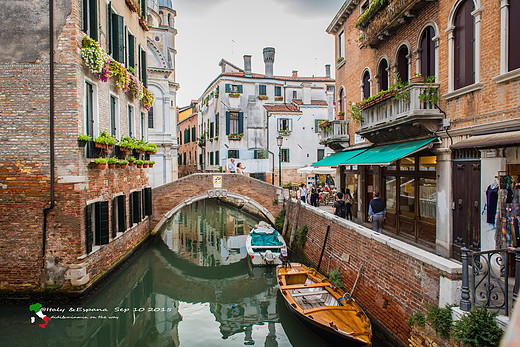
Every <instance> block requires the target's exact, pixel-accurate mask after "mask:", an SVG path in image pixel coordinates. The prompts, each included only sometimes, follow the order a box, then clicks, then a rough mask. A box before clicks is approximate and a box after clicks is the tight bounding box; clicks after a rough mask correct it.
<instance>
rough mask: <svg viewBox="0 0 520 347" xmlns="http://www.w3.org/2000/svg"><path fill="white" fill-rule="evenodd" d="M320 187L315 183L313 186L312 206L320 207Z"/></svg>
mask: <svg viewBox="0 0 520 347" xmlns="http://www.w3.org/2000/svg"><path fill="white" fill-rule="evenodd" d="M318 197H319V194H318V189H317V188H316V186H315V185H314V184H313V185H312V187H311V206H314V207H318Z"/></svg>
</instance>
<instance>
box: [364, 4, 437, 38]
mask: <svg viewBox="0 0 520 347" xmlns="http://www.w3.org/2000/svg"><path fill="white" fill-rule="evenodd" d="M433 1H435V0H385V1H382V2H378V3H374V6H370V8H368V9H367V10H366V11H365V12H364V13H363V14H362V15H361V16H360V17H359V18H358V20H357V21H356V27H357V28H358V29H360V30H361V31H362V32H363V34H362V36H361V37H360V41H361V46H364V47H367V46H369V47H371V48H377V47H378V46H379V44H380V43H382V42H384V41H387V40H388V39H389V38H390V37H392V36H393V35H394V33H395V32H396V31H397V30H398V29H399V27H401V26H402V25H404V24H406V23H408V22H410V21H411V20H412V19H413V18H414V17H415V16H416V15H417V13H418V12H419V11H420V10H421V9H422V8H423V7H425V6H426V5H428V4H430V3H432V2H433Z"/></svg>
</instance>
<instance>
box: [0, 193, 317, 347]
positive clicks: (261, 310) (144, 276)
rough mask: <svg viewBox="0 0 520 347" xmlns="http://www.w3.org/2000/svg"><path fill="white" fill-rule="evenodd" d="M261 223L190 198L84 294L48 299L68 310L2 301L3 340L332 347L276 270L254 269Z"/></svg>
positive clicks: (52, 343) (216, 204)
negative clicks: (249, 247) (68, 301)
mask: <svg viewBox="0 0 520 347" xmlns="http://www.w3.org/2000/svg"><path fill="white" fill-rule="evenodd" d="M257 223H258V219H256V218H255V217H252V216H249V215H246V214H243V213H242V212H241V211H239V210H237V209H235V208H232V207H228V206H226V205H222V204H220V203H219V202H217V201H213V200H204V201H199V202H197V203H194V204H192V205H189V206H186V207H184V208H183V209H182V210H181V211H179V213H177V214H176V215H174V216H173V217H172V218H171V220H170V221H168V223H167V224H166V225H165V226H164V229H163V231H162V233H161V238H157V239H156V240H154V241H153V242H151V243H149V244H147V245H146V246H145V247H144V248H143V249H142V250H140V251H139V252H138V253H137V254H136V255H135V256H133V257H132V258H131V259H130V260H128V261H127V263H126V264H125V265H124V266H123V267H122V268H121V269H119V270H118V271H117V272H116V273H115V274H114V275H112V276H111V277H110V278H108V279H107V281H106V283H105V284H103V285H102V286H100V287H99V288H98V289H97V290H96V291H95V292H94V293H93V294H92V295H91V296H90V297H89V298H87V299H86V300H85V301H84V302H82V303H78V304H75V305H64V304H62V303H61V302H60V300H58V299H53V300H47V301H45V300H40V301H41V303H42V304H43V306H44V307H46V308H51V309H54V310H63V312H59V311H46V312H45V314H46V315H47V316H49V317H50V318H51V321H50V322H49V324H48V325H47V326H46V328H45V329H41V328H40V327H39V326H38V325H37V324H39V322H38V321H37V320H38V319H39V318H38V317H36V316H35V315H34V313H33V312H31V311H29V310H28V306H29V305H22V306H13V305H11V306H4V307H1V311H0V319H2V322H3V324H2V325H0V336H2V342H0V345H5V346H71V345H72V346H78V347H79V346H92V347H95V346H228V345H229V346H242V345H253V344H254V345H264V346H291V345H293V346H327V344H326V343H325V342H324V341H322V340H320V339H319V338H318V337H316V336H315V335H313V334H312V333H310V332H309V331H308V330H307V329H306V328H304V327H303V326H301V325H300V324H299V323H298V322H297V321H296V320H295V318H294V316H292V315H291V314H290V313H289V312H288V311H287V309H286V308H285V306H284V305H283V302H282V298H281V297H279V294H278V291H277V288H276V277H275V270H274V269H272V268H271V269H269V268H250V267H249V265H248V260H247V257H246V252H245V235H247V233H248V232H249V230H250V228H251V227H252V226H254V225H255V224H257ZM85 309H89V310H90V309H94V310H95V311H90V312H84V311H85ZM71 310H72V311H71ZM31 317H35V319H36V323H34V324H31Z"/></svg>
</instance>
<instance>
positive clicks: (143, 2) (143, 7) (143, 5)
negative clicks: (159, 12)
mask: <svg viewBox="0 0 520 347" xmlns="http://www.w3.org/2000/svg"><path fill="white" fill-rule="evenodd" d="M146 15H147V6H146V0H141V18H143V19H144V20H146Z"/></svg>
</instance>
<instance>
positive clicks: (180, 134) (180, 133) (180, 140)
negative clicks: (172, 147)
mask: <svg viewBox="0 0 520 347" xmlns="http://www.w3.org/2000/svg"><path fill="white" fill-rule="evenodd" d="M179 144H181V145H182V132H180V131H179Z"/></svg>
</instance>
